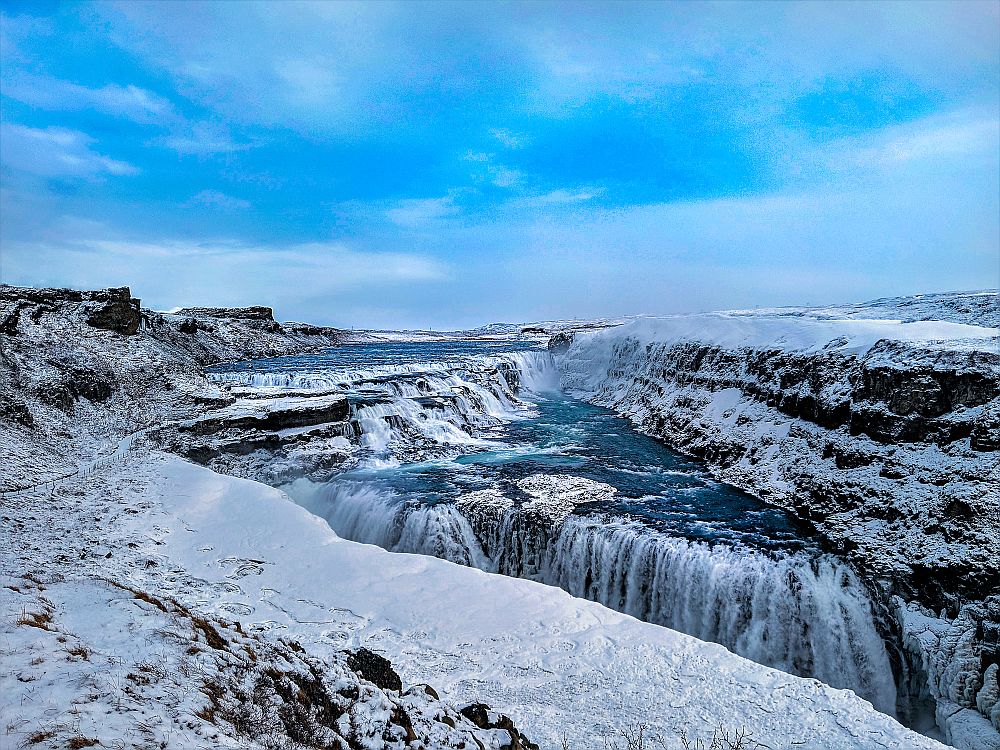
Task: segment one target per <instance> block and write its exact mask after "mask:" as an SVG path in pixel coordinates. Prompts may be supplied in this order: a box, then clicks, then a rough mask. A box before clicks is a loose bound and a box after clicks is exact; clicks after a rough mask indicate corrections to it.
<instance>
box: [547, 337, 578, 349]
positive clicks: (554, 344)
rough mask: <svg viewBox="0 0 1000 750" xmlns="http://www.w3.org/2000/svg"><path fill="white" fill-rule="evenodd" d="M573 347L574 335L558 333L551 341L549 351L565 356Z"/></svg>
mask: <svg viewBox="0 0 1000 750" xmlns="http://www.w3.org/2000/svg"><path fill="white" fill-rule="evenodd" d="M572 345H573V334H572V333H557V334H555V335H554V336H552V337H551V338H550V339H549V343H548V349H549V351H550V352H552V353H553V354H565V353H566V351H567V350H568V349H569V348H570V346H572Z"/></svg>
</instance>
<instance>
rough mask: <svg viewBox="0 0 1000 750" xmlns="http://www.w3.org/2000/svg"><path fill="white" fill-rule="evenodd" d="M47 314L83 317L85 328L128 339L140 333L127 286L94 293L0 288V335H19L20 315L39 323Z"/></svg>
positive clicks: (136, 302)
mask: <svg viewBox="0 0 1000 750" xmlns="http://www.w3.org/2000/svg"><path fill="white" fill-rule="evenodd" d="M46 313H61V314H64V315H67V316H72V317H74V318H78V319H79V318H82V319H83V320H84V321H85V322H86V324H87V325H89V326H91V327H93V328H99V329H102V330H106V331H113V332H115V333H120V334H122V335H125V336H130V335H132V334H134V333H135V332H136V331H138V330H139V326H140V325H141V323H142V313H141V310H140V307H139V300H138V299H136V298H135V297H133V296H132V294H131V292H130V291H129V288H128V287H127V286H123V287H119V288H116V289H100V290H97V291H85V292H82V291H77V290H75V289H33V288H25V287H15V286H6V285H0V334H5V335H7V336H15V335H17V334H18V332H19V330H20V327H19V323H20V322H21V316H22V315H26V316H28V317H29V318H30V319H31V320H32V321H34V322H38V320H39V319H40V318H41V316H42V315H44V314H46Z"/></svg>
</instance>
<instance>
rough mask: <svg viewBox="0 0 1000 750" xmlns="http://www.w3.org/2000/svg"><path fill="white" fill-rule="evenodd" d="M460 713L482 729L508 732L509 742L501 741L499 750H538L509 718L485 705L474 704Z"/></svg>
mask: <svg viewBox="0 0 1000 750" xmlns="http://www.w3.org/2000/svg"><path fill="white" fill-rule="evenodd" d="M460 713H461V714H462V716H464V717H465V718H466V719H468V720H469V721H471V722H472V723H473V724H475V725H476V726H477V727H479V728H480V729H498V730H500V731H502V732H506V733H507V736H508V738H509V739H508V741H507V742H503V741H502V740H501V742H500V745H499V750H538V745H536V744H535V743H534V742H532V741H531V740H529V739H528V738H527V737H525V736H524V735H523V734H521V733H520V732H519V731H518V730H517V727H516V726H514V722H513V721H512V720H511V718H510V717H509V716H505V715H503V714H500V713H497V712H496V711H493V710H491V709H490V707H489V706H487V705H486V704H484V703H472V704H470V705H468V706H466V707H465V708H463V709H461V711H460Z"/></svg>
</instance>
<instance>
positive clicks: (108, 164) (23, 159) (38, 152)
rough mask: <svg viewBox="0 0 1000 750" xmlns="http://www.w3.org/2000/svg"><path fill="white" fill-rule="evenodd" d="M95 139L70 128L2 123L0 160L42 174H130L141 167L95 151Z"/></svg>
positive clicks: (86, 175) (16, 167) (90, 175)
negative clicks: (93, 145) (31, 126)
mask: <svg viewBox="0 0 1000 750" xmlns="http://www.w3.org/2000/svg"><path fill="white" fill-rule="evenodd" d="M94 142H95V141H94V139H93V138H91V137H90V136H89V135H87V134H86V133H81V132H80V131H78V130H70V129H68V128H58V127H48V128H29V127H27V126H25V125H18V124H15V123H2V124H0V161H2V162H3V164H4V165H5V166H8V167H12V168H14V169H17V170H20V171H23V172H28V173H30V174H34V175H38V176H41V177H95V176H99V175H114V176H129V175H136V174H139V169H138V167H135V166H133V165H132V164H129V163H128V162H124V161H120V160H118V159H112V158H111V157H108V156H105V155H103V154H100V153H98V152H97V151H94V150H93V149H92V148H91V147H90V146H91V144H92V143H94Z"/></svg>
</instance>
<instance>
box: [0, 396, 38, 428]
mask: <svg viewBox="0 0 1000 750" xmlns="http://www.w3.org/2000/svg"><path fill="white" fill-rule="evenodd" d="M0 418H2V419H5V420H6V419H9V420H11V421H12V422H17V423H18V424H19V425H22V426H24V427H33V426H34V424H35V417H34V415H33V414H32V413H31V410H30V409H28V406H27V404H25V403H24V402H23V401H21V400H20V399H18V398H17V397H14V396H7V395H0Z"/></svg>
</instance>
